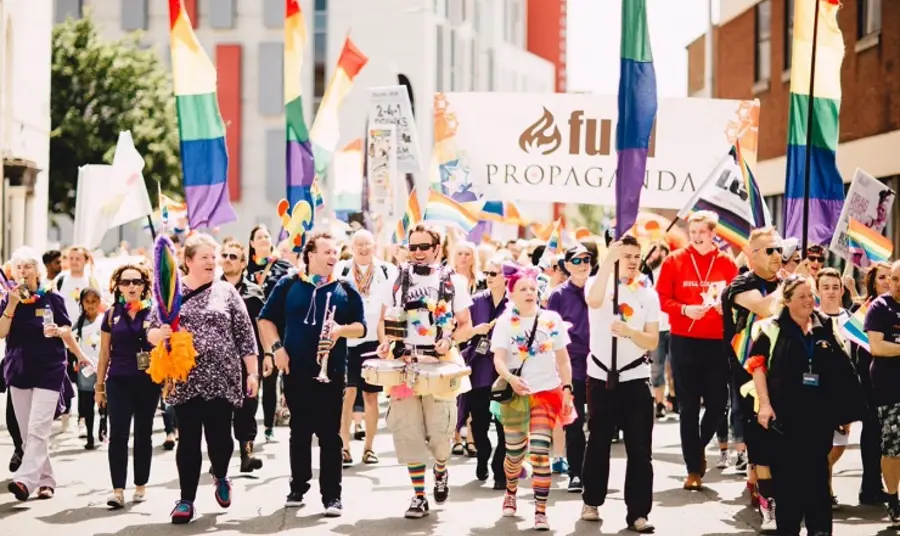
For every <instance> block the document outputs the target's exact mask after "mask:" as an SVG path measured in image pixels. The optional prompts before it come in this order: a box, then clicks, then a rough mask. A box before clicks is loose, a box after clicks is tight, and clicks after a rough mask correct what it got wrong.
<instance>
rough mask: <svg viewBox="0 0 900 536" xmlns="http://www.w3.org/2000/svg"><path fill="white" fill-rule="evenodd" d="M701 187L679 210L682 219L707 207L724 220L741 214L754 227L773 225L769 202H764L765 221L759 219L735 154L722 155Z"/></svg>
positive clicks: (741, 218) (740, 216) (739, 216)
mask: <svg viewBox="0 0 900 536" xmlns="http://www.w3.org/2000/svg"><path fill="white" fill-rule="evenodd" d="M697 187H698V188H699V189H698V190H697V193H695V194H694V196H693V197H692V198H691V200H690V201H688V202H687V204H685V205H684V207H682V209H681V210H679V211H678V218H679V219H681V220H686V219H687V217H688V215H689V214H690V213H691V211H693V210H702V209H707V210H712V211H715V212H716V213H717V214H719V218H720V220H726V219H727V220H733V219H734V217H737V218H738V219H740V220H742V221H744V222H746V223H747V224H748V225H749V226H750V228H751V229H753V228H755V227H765V226H768V225H771V222H772V217H771V215H770V214H769V209H768V206H767V205H766V204H765V203H763V204H762V209H763V214H762V216H763V219H764V221H761V222H757V221H756V216H755V215H754V214H753V207H752V206H751V205H750V194H751V192H748V191H747V188H746V187H745V186H744V176H743V174H742V173H741V168H740V166H739V165H738V163H737V162H735V160H734V157H733V156H732V155H731V153H729V154H726V155H725V156H724V157H722V159H721V160H720V161H719V163H718V164H716V167H715V168H713V170H712V172H711V173H710V174H709V177H707V178H706V181H704V182H702V183H700V184H699V185H698V186H697ZM701 202H702V204H701V206H700V207H699V208H697V204H698V203H701Z"/></svg>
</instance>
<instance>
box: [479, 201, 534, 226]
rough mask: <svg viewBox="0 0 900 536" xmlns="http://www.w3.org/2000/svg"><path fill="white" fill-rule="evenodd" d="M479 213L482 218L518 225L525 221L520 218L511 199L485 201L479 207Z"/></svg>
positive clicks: (523, 223)
mask: <svg viewBox="0 0 900 536" xmlns="http://www.w3.org/2000/svg"><path fill="white" fill-rule="evenodd" d="M470 212H471V211H470ZM480 213H481V214H480V215H481V219H482V220H487V221H495V222H498V223H506V224H510V225H518V226H520V227H521V226H524V225H525V223H526V222H525V220H523V219H522V214H521V213H520V212H519V209H518V208H517V207H516V205H514V204H513V203H512V202H511V201H487V202H485V203H484V206H482V207H481V210H480Z"/></svg>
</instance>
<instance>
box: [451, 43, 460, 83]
mask: <svg viewBox="0 0 900 536" xmlns="http://www.w3.org/2000/svg"><path fill="white" fill-rule="evenodd" d="M456 47H457V44H456V28H450V91H456V84H457V83H458V80H457V78H459V77H458V73H459V69H458V68H457V65H456V63H457V62H458V61H459V59H458V57H457V55H456Z"/></svg>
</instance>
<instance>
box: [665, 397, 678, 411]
mask: <svg viewBox="0 0 900 536" xmlns="http://www.w3.org/2000/svg"><path fill="white" fill-rule="evenodd" d="M666 402H668V403H669V405H670V406H672V413H675V414H678V397H674V396H666Z"/></svg>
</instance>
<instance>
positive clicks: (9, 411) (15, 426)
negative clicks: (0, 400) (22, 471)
mask: <svg viewBox="0 0 900 536" xmlns="http://www.w3.org/2000/svg"><path fill="white" fill-rule="evenodd" d="M6 429H7V430H8V431H9V435H10V437H11V438H12V441H13V447H14V448H15V450H16V452H18V453H19V454H20V455H21V454H22V452H23V450H22V445H23V442H22V431H21V430H19V421H17V420H16V412H15V410H14V409H13V403H12V394H11V392H10V389H9V388H7V391H6Z"/></svg>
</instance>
